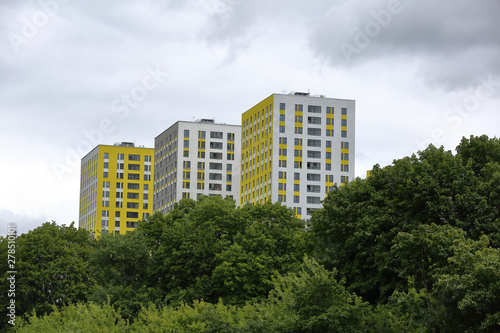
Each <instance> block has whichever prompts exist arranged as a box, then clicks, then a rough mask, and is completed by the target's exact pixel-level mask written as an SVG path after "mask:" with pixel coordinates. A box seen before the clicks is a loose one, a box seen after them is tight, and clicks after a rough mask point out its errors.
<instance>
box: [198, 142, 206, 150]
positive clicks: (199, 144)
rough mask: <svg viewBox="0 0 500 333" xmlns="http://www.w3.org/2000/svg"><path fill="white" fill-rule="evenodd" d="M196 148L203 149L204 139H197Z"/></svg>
mask: <svg viewBox="0 0 500 333" xmlns="http://www.w3.org/2000/svg"><path fill="white" fill-rule="evenodd" d="M198 149H205V141H198Z"/></svg>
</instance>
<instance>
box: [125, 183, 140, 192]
mask: <svg viewBox="0 0 500 333" xmlns="http://www.w3.org/2000/svg"><path fill="white" fill-rule="evenodd" d="M139 186H140V185H139V183H128V184H127V189H129V190H138V189H139Z"/></svg>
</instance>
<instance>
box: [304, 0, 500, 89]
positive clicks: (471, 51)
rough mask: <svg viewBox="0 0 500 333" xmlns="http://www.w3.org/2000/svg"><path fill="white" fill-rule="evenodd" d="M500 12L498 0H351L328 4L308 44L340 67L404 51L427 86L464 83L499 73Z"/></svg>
mask: <svg viewBox="0 0 500 333" xmlns="http://www.w3.org/2000/svg"><path fill="white" fill-rule="evenodd" d="M394 3H399V4H400V5H398V6H395V7H391V5H390V4H394ZM391 8H395V9H396V10H391ZM499 14H500V3H499V2H496V1H482V0H480V1H468V0H466V1H454V0H445V1H438V2H436V1H429V0H424V1H410V0H407V1H404V0H401V1H395V0H390V1H376V2H370V3H368V2H366V1H361V0H359V1H350V2H349V3H347V2H346V3H342V4H340V5H339V4H337V5H335V6H332V8H331V10H330V11H329V12H328V13H327V14H326V15H325V17H324V18H323V20H322V22H321V24H319V25H318V26H316V27H315V28H314V29H313V30H312V31H311V33H310V45H311V47H312V48H313V49H314V51H315V52H316V54H317V56H318V57H321V58H323V59H325V60H326V61H327V62H328V63H330V64H331V65H333V66H341V67H344V66H356V65H358V64H362V63H365V62H369V61H373V60H379V59H386V60H389V61H390V60H391V59H392V60H397V59H398V58H400V57H402V56H404V57H405V59H413V60H414V61H420V62H421V63H422V67H421V71H420V74H421V75H422V78H423V79H424V81H425V82H426V83H427V84H429V85H430V86H441V87H444V88H445V89H449V90H454V89H462V88H467V87H469V86H471V85H475V84H477V80H478V76H481V75H483V76H484V75H488V74H496V73H500V61H499V60H498V59H499V58H498V54H499V50H500V35H499V34H498V33H497V31H499V29H500V21H499V20H498V17H499V16H500V15H499ZM325 41H327V42H325Z"/></svg>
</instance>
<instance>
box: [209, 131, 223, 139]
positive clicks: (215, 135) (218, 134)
mask: <svg viewBox="0 0 500 333" xmlns="http://www.w3.org/2000/svg"><path fill="white" fill-rule="evenodd" d="M222 136H223V135H222V132H214V131H210V138H211V139H222Z"/></svg>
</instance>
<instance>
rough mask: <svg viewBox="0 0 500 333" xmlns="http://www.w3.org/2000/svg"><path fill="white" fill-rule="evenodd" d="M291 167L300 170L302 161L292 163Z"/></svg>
mask: <svg viewBox="0 0 500 333" xmlns="http://www.w3.org/2000/svg"><path fill="white" fill-rule="evenodd" d="M293 167H294V168H295V169H302V161H294V162H293Z"/></svg>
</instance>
